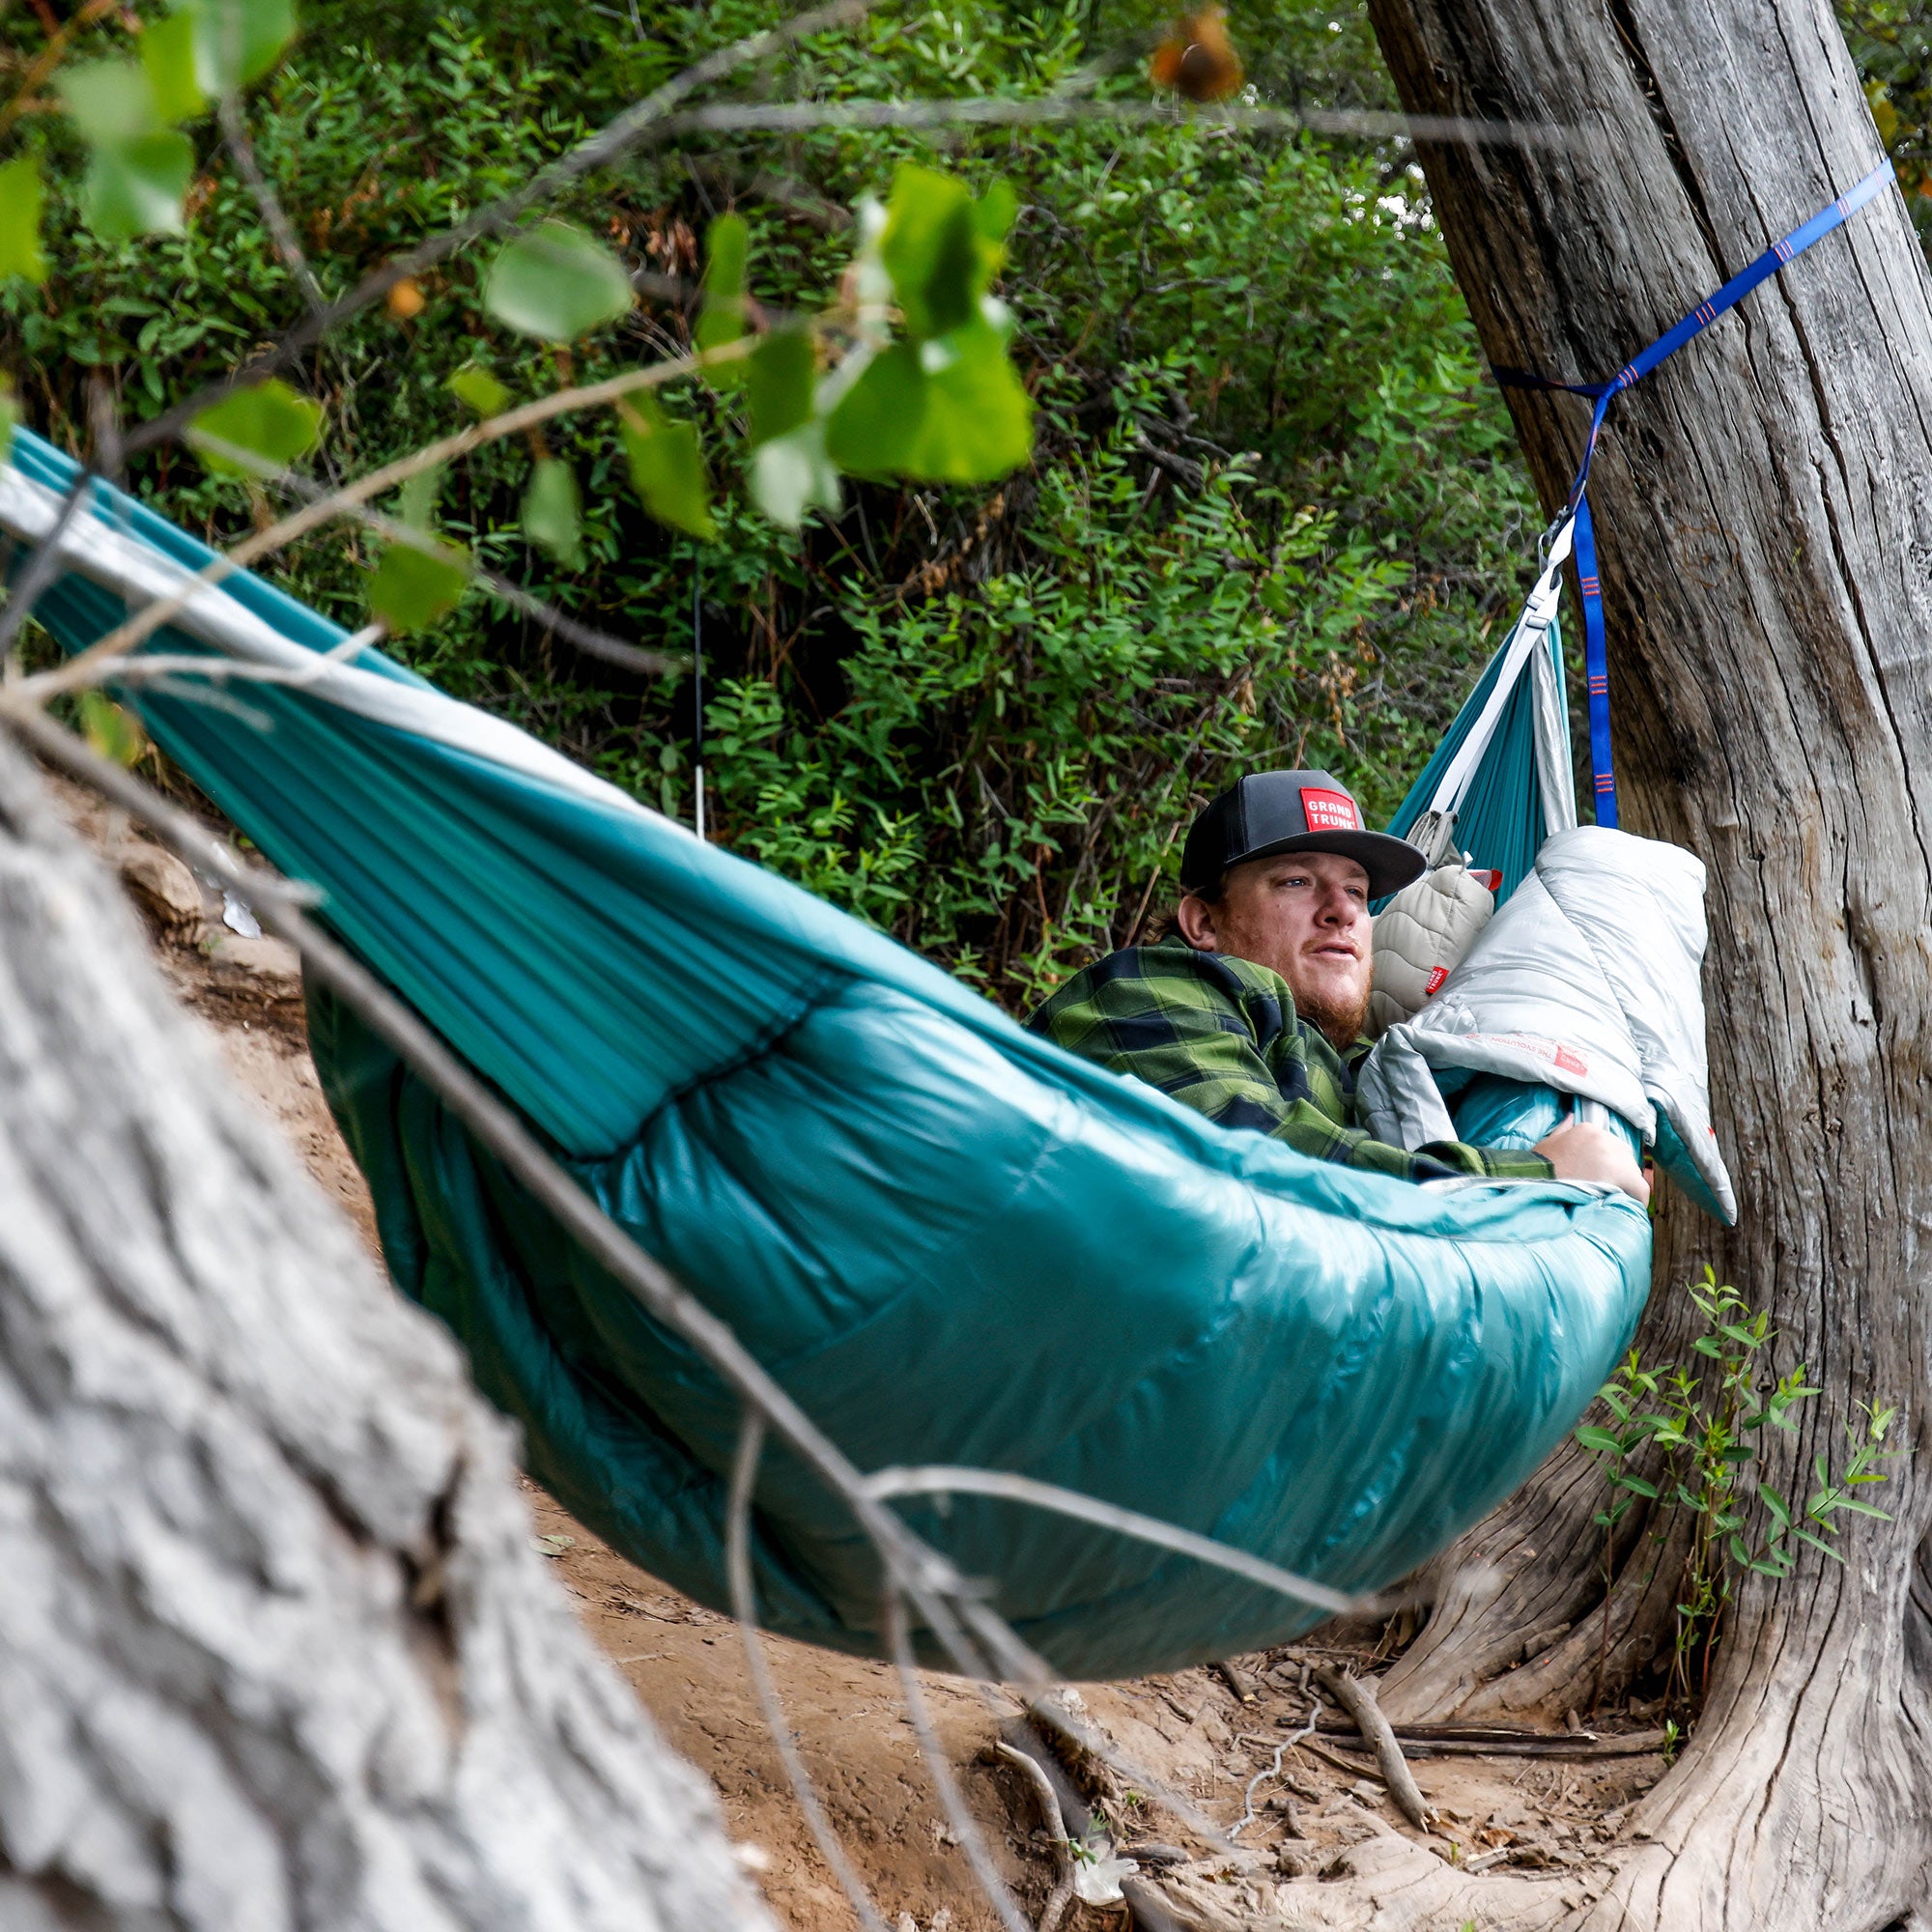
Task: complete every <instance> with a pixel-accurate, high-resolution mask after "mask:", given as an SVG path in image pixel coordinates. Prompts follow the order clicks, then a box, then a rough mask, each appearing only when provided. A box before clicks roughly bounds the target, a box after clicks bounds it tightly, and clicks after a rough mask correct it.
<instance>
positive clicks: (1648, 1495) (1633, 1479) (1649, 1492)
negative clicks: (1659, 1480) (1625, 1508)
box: [1617, 1476, 1657, 1503]
mask: <svg viewBox="0 0 1932 1932" xmlns="http://www.w3.org/2000/svg"><path fill="white" fill-rule="evenodd" d="M1617 1480H1618V1481H1619V1482H1620V1483H1621V1484H1622V1486H1623V1487H1624V1488H1625V1489H1627V1490H1634V1491H1635V1492H1636V1493H1637V1494H1638V1495H1640V1496H1642V1497H1644V1498H1645V1500H1646V1501H1649V1502H1653V1503H1654V1502H1655V1501H1656V1500H1657V1485H1656V1484H1655V1483H1646V1482H1645V1481H1644V1480H1643V1478H1642V1477H1640V1476H1620V1477H1618V1479H1617Z"/></svg>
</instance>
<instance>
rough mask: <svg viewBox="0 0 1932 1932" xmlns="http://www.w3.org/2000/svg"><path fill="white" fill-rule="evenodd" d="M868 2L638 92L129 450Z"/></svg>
mask: <svg viewBox="0 0 1932 1932" xmlns="http://www.w3.org/2000/svg"><path fill="white" fill-rule="evenodd" d="M869 4H870V0H833V4H832V5H830V6H827V7H820V8H816V9H814V10H813V11H811V12H810V13H806V14H794V15H793V16H792V18H791V19H789V20H784V21H781V22H780V24H779V25H778V26H776V27H770V28H766V29H765V30H763V31H762V32H760V33H755V34H748V35H747V36H746V37H745V38H744V39H743V40H741V41H734V42H733V43H731V44H730V45H729V46H727V47H721V48H719V49H718V51H717V52H715V53H710V54H706V55H705V56H704V58H703V59H702V60H699V61H696V62H695V63H694V64H693V65H692V66H690V67H688V68H686V69H685V70H684V71H683V72H682V73H679V74H675V75H673V76H672V77H671V78H670V79H669V80H668V81H666V82H665V84H664V85H663V86H662V87H660V88H658V89H656V90H655V91H654V92H652V93H650V94H648V95H646V96H645V97H644V98H643V99H641V100H639V101H637V102H635V103H634V104H633V105H631V106H629V107H627V108H626V109H625V110H624V111H623V113H621V114H619V115H618V116H617V117H616V119H615V120H614V121H611V122H609V123H607V124H606V126H605V127H603V128H600V129H599V130H598V131H597V132H596V133H595V134H592V135H590V136H588V137H587V138H586V139H584V140H582V141H580V142H579V143H578V145H577V146H576V147H575V148H573V149H572V150H571V151H570V152H569V153H568V154H567V155H562V156H558V157H557V159H555V160H554V161H552V162H551V163H550V165H549V166H548V167H544V168H539V169H538V170H537V172H536V173H535V174H534V175H532V176H531V177H530V179H529V180H528V181H527V182H526V183H525V184H524V185H523V186H522V187H519V188H516V189H514V190H513V191H512V192H510V193H509V194H506V195H504V196H503V197H502V199H501V200H499V201H494V202H492V203H491V204H490V205H489V207H487V208H483V209H479V210H478V211H477V212H476V213H474V214H472V215H470V216H469V219H468V220H466V221H460V222H458V223H457V224H456V225H455V227H453V228H446V229H444V230H443V231H442V233H441V234H440V235H432V236H430V237H429V238H428V239H427V240H426V241H420V242H418V243H417V245H416V246H415V247H413V248H412V249H411V250H410V251H409V252H408V253H407V254H404V255H398V256H395V257H394V258H393V259H391V260H390V261H387V262H385V263H384V265H383V266H382V267H381V268H380V269H375V270H371V271H370V272H369V273H368V274H367V275H365V276H363V278H362V279H361V281H359V282H357V283H356V285H355V287H354V288H353V289H351V290H350V291H349V293H348V294H347V295H345V296H342V297H340V298H337V299H336V300H335V301H333V302H331V303H330V304H329V305H328V306H327V308H326V309H324V310H322V311H321V312H320V313H319V314H316V315H311V316H309V317H308V318H307V319H306V320H305V321H303V322H301V323H299V324H298V326H297V327H294V328H292V329H291V330H290V331H289V332H288V333H287V334H286V335H284V336H283V337H282V339H281V340H280V341H279V342H276V343H274V344H273V345H271V346H270V348H268V349H265V350H264V351H263V352H262V353H261V354H260V355H254V356H250V357H249V359H248V360H247V361H246V362H244V363H243V364H242V365H241V367H240V368H239V369H236V370H234V371H233V372H231V373H230V374H229V375H227V376H224V377H221V378H220V379H219V380H218V381H216V382H213V383H210V384H205V385H204V386H203V387H202V388H200V389H197V390H196V391H195V392H194V393H193V394H192V395H191V396H189V397H187V398H186V400H185V401H184V402H180V403H177V404H176V405H175V406H174V408H173V409H171V410H167V411H164V412H162V413H161V414H160V415H157V416H156V417H155V418H154V419H153V420H152V421H150V422H147V423H144V424H143V425H142V426H141V427H140V428H139V429H138V430H136V431H135V432H134V434H133V435H132V436H131V437H130V438H129V439H128V453H129V454H133V453H135V452H137V451H139V450H143V449H148V448H152V447H153V446H154V445H155V444H156V443H157V442H164V441H166V440H168V439H169V438H171V437H175V436H179V435H180V434H181V432H182V431H183V430H184V429H185V428H186V427H187V425H188V424H189V423H190V422H191V421H193V419H194V418H195V417H196V416H198V415H200V414H201V413H202V412H204V411H205V410H210V409H213V407H214V405H215V404H216V403H218V402H220V401H221V400H222V399H223V398H224V397H226V396H231V395H233V394H234V393H235V391H236V390H237V389H245V388H247V387H249V386H250V385H251V384H255V383H259V382H261V381H262V379H263V378H264V377H266V376H272V375H274V374H275V372H276V371H277V370H280V369H286V368H287V367H288V366H289V364H290V363H292V362H293V361H295V359H296V358H297V357H298V355H301V354H302V352H303V351H304V350H306V349H308V348H310V347H311V346H312V345H313V344H314V343H316V342H318V341H320V340H321V338H322V337H323V336H324V335H326V334H327V333H328V331H329V330H330V329H332V328H335V327H338V326H339V325H341V324H342V323H344V322H347V321H348V320H349V318H350V317H351V316H353V315H356V314H358V313H359V312H360V311H361V310H363V309H365V308H367V307H369V306H370V304H371V303H373V302H378V301H381V300H382V299H383V298H384V296H386V295H387V294H388V293H389V291H390V290H391V289H392V288H394V287H395V285H396V284H397V283H398V282H401V281H406V280H408V279H410V278H411V277H412V276H415V275H420V274H422V273H423V272H424V271H425V270H429V269H433V268H435V267H436V265H437V264H438V263H439V262H443V261H447V260H448V258H449V257H450V256H451V255H454V254H456V253H457V252H458V251H459V250H461V249H463V248H466V247H468V246H469V243H470V242H472V241H479V240H481V239H482V238H483V237H484V236H487V235H498V234H501V233H502V231H503V230H504V229H506V228H508V227H510V226H511V225H512V224H513V223H515V222H516V221H517V220H518V219H519V218H520V217H521V216H522V215H523V214H524V213H526V211H528V210H529V209H531V208H534V207H535V206H536V205H537V204H538V203H539V202H542V201H546V200H548V199H549V198H550V197H551V196H552V195H554V194H555V193H556V192H557V190H558V189H559V188H562V187H567V186H568V185H570V183H572V182H574V181H576V180H577V179H578V178H579V177H580V176H582V175H585V174H588V173H590V172H591V171H592V170H593V169H595V168H600V167H603V166H605V165H607V164H608V163H609V162H611V161H614V160H616V159H617V158H618V156H621V155H623V154H625V153H626V152H627V151H628V150H630V149H631V148H634V147H636V146H637V145H638V143H639V141H641V140H642V139H643V137H644V136H645V134H646V133H648V132H649V131H650V129H651V128H653V127H654V126H655V125H656V124H657V123H658V122H660V121H662V120H663V119H664V118H665V117H666V116H667V115H668V114H669V113H670V112H671V110H672V109H673V108H674V107H676V105H677V104H678V102H679V101H681V100H683V99H687V98H688V97H689V96H691V95H692V94H695V93H696V91H697V90H698V89H699V88H700V87H707V86H709V85H710V83H711V82H713V81H714V80H721V79H723V78H724V77H725V75H726V74H727V73H730V72H732V71H734V70H735V69H737V68H741V67H745V66H748V65H750V64H751V63H753V62H754V61H759V60H762V59H763V58H764V57H765V55H767V54H768V53H773V52H775V51H777V49H779V48H780V47H782V46H785V45H787V44H788V43H791V42H793V41H797V40H803V39H804V38H806V37H807V36H808V35H810V34H818V33H824V32H826V31H827V30H828V29H830V28H833V27H840V26H845V25H848V24H850V23H851V22H853V21H855V20H859V19H862V18H863V17H864V16H865V14H866V10H867V6H868V5H869Z"/></svg>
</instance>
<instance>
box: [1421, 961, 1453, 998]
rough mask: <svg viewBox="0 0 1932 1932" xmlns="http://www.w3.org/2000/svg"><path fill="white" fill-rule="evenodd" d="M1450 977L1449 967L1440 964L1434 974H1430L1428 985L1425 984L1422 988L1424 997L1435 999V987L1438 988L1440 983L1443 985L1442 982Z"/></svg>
mask: <svg viewBox="0 0 1932 1932" xmlns="http://www.w3.org/2000/svg"><path fill="white" fill-rule="evenodd" d="M1448 977H1449V969H1448V967H1446V966H1438V967H1436V969H1435V972H1433V973H1432V974H1430V976H1429V983H1428V985H1426V986H1425V987H1423V989H1422V997H1423V998H1424V999H1425V1000H1433V999H1434V998H1435V989H1436V988H1437V987H1438V986H1439V985H1441V983H1442V982H1443V980H1446V979H1448Z"/></svg>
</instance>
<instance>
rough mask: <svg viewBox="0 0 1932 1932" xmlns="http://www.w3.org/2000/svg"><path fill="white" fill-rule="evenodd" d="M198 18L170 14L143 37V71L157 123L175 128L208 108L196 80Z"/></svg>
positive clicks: (150, 23)
mask: <svg viewBox="0 0 1932 1932" xmlns="http://www.w3.org/2000/svg"><path fill="white" fill-rule="evenodd" d="M194 69H195V52H194V15H193V14H185V13H183V14H164V15H163V16H162V17H161V18H160V19H158V20H151V21H149V23H148V25H147V27H146V28H145V29H144V30H143V31H142V34H141V71H142V72H143V73H145V74H146V75H147V76H148V92H149V95H150V97H151V98H152V99H153V101H154V107H155V115H156V119H157V120H160V121H163V122H165V123H167V124H168V125H169V126H170V127H172V126H173V125H174V124H175V123H176V122H179V121H192V120H193V119H194V118H195V116H196V115H197V114H199V113H201V111H202V110H203V109H204V108H205V107H206V106H207V105H208V97H207V96H206V95H205V94H203V93H202V91H201V83H200V82H199V81H198V80H197V79H196V78H195V71H194Z"/></svg>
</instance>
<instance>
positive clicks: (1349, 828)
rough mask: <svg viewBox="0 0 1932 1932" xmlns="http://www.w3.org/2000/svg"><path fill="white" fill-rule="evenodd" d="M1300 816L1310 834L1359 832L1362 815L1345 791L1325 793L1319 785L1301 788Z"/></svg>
mask: <svg viewBox="0 0 1932 1932" xmlns="http://www.w3.org/2000/svg"><path fill="white" fill-rule="evenodd" d="M1301 811H1302V816H1303V817H1304V818H1306V819H1307V820H1308V829H1309V831H1311V832H1359V831H1360V830H1361V829H1362V814H1361V813H1360V812H1359V811H1357V810H1355V801H1354V800H1353V799H1352V798H1350V796H1349V794H1348V793H1347V792H1345V791H1325V790H1323V789H1322V787H1321V786H1320V785H1303V786H1302V787H1301Z"/></svg>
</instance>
